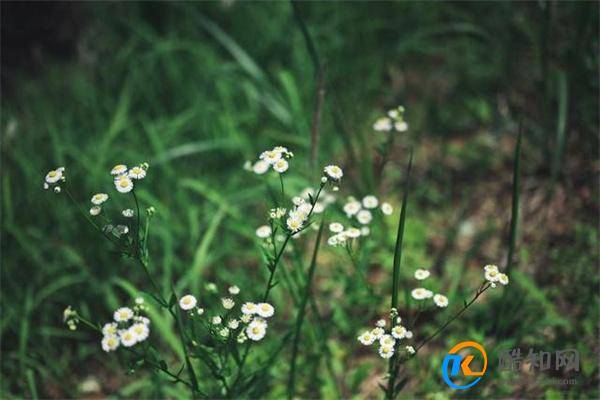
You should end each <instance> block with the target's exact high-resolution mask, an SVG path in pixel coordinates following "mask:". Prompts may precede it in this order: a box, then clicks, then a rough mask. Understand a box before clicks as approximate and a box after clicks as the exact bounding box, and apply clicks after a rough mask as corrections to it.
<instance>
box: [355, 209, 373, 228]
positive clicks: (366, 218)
mask: <svg viewBox="0 0 600 400" xmlns="http://www.w3.org/2000/svg"><path fill="white" fill-rule="evenodd" d="M356 219H357V220H358V222H360V223H361V224H363V225H367V224H369V223H370V222H371V221H372V220H373V215H372V214H371V211H369V210H360V211H359V212H358V214H356Z"/></svg>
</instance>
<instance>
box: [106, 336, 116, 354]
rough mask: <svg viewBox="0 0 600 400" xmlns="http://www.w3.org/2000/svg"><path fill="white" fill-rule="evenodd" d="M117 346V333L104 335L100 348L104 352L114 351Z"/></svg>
mask: <svg viewBox="0 0 600 400" xmlns="http://www.w3.org/2000/svg"><path fill="white" fill-rule="evenodd" d="M117 347H119V337H118V336H117V335H104V337H103V338H102V350H104V351H105V352H107V353H108V352H109V351H115V350H116V349H117Z"/></svg>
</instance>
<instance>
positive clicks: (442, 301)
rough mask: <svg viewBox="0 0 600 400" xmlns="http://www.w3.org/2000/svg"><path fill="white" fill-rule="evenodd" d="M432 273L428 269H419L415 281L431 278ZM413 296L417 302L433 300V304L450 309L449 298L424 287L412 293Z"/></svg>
mask: <svg viewBox="0 0 600 400" xmlns="http://www.w3.org/2000/svg"><path fill="white" fill-rule="evenodd" d="M430 275H431V274H430V272H429V271H428V270H426V269H422V268H419V269H417V270H416V271H415V279H416V280H418V281H424V280H425V279H427V278H429V276H430ZM410 294H411V296H412V298H413V299H415V300H427V299H431V298H433V302H434V303H435V305H436V306H438V307H440V308H445V307H448V298H447V297H446V296H444V295H443V294H439V293H438V294H434V293H433V292H432V291H431V290H429V289H425V288H423V287H418V288H415V289H413V290H412V291H411V293H410Z"/></svg>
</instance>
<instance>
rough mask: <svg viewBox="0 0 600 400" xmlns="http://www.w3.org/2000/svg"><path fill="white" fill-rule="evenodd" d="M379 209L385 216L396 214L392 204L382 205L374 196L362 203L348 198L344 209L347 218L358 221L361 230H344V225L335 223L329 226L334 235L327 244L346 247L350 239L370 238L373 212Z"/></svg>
mask: <svg viewBox="0 0 600 400" xmlns="http://www.w3.org/2000/svg"><path fill="white" fill-rule="evenodd" d="M377 208H379V209H380V210H381V212H382V213H383V215H391V214H392V213H393V212H394V208H393V207H392V205H391V204H390V203H386V202H382V203H381V204H380V202H379V199H378V198H377V197H376V196H373V195H367V196H365V197H363V199H362V201H359V200H357V199H356V198H354V197H353V196H350V197H348V199H347V201H346V204H344V207H343V209H344V212H345V213H346V217H348V218H349V219H350V220H351V221H352V220H353V219H356V221H357V222H358V224H360V225H362V226H361V227H360V229H359V228H356V227H352V226H351V227H348V228H344V225H343V224H342V223H340V222H334V223H332V224H330V225H329V230H330V231H331V232H333V233H334V235H333V236H331V237H330V238H329V239H328V240H327V243H328V244H329V245H330V246H339V245H345V244H346V243H347V242H348V239H355V238H358V237H360V236H368V235H369V234H370V233H371V230H370V229H369V227H368V225H369V224H370V223H371V222H372V221H373V211H374V210H375V209H377Z"/></svg>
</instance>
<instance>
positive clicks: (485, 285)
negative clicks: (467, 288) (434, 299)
mask: <svg viewBox="0 0 600 400" xmlns="http://www.w3.org/2000/svg"><path fill="white" fill-rule="evenodd" d="M491 285H492V284H491V283H488V282H483V283H482V284H481V285H480V286H479V288H477V290H476V291H475V295H474V296H473V298H472V299H471V300H470V301H469V302H468V303H465V304H464V305H463V307H462V308H461V309H460V310H458V312H457V313H456V314H454V315H453V316H452V317H450V318H449V319H448V320H447V321H446V322H445V323H444V324H443V325H442V326H440V327H439V328H438V329H437V330H436V331H435V332H434V333H432V334H431V335H429V336H428V337H426V338H425V339H423V340H422V341H421V342H420V343H419V345H418V346H417V347H415V352H418V351H419V349H420V348H421V347H423V346H425V345H426V344H427V343H428V342H430V341H431V340H433V339H434V338H435V337H436V336H437V335H439V334H440V333H442V332H443V331H444V329H446V328H447V327H448V326H450V324H452V323H453V322H454V321H456V320H457V319H458V318H459V317H460V316H461V315H462V314H463V313H464V312H465V311H467V309H468V308H469V307H471V305H472V304H473V303H475V301H476V300H477V299H478V298H479V296H481V295H482V294H483V292H485V291H486V290H488V289H489V288H490V287H491ZM415 354H416V353H415Z"/></svg>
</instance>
